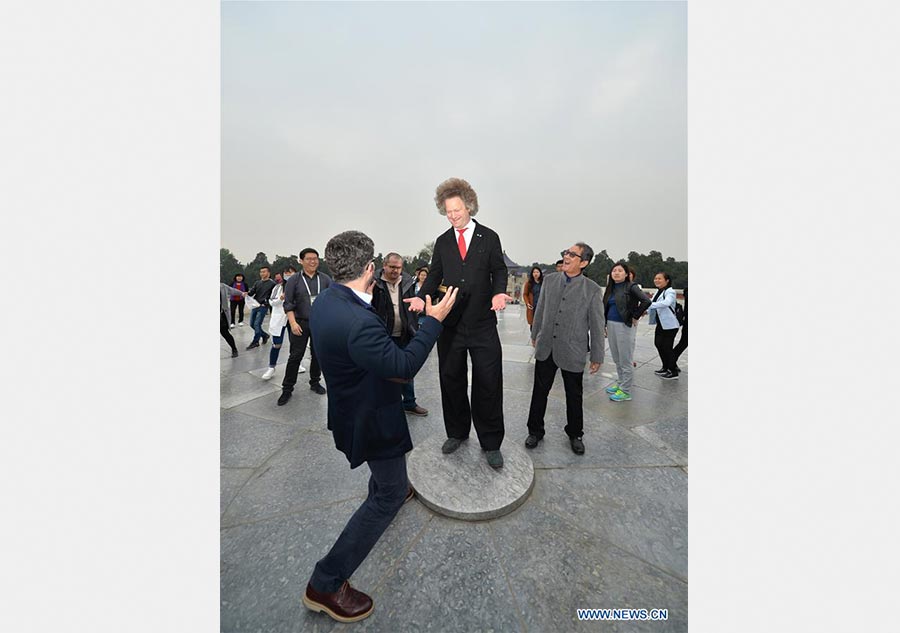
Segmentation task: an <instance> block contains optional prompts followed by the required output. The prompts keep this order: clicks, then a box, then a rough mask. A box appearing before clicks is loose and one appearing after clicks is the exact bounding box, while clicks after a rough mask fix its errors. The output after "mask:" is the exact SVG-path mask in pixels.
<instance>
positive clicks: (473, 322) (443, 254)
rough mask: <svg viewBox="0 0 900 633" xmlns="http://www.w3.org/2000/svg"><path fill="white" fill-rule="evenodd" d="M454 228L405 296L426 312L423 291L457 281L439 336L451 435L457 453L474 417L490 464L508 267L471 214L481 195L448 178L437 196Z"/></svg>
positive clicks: (497, 438) (499, 403)
mask: <svg viewBox="0 0 900 633" xmlns="http://www.w3.org/2000/svg"><path fill="white" fill-rule="evenodd" d="M434 202H435V205H436V206H437V209H438V212H439V213H440V214H441V215H446V216H447V220H449V221H450V224H451V228H450V229H449V230H447V231H446V232H445V233H442V234H441V235H439V236H438V238H437V240H435V243H434V254H433V255H432V256H431V265H430V266H429V267H428V277H427V278H426V279H425V283H424V284H423V285H422V288H421V289H420V290H419V293H418V295H417V296H416V297H414V298H412V299H404V301H405V302H406V303H408V304H409V309H410V310H411V311H413V312H421V311H422V309H423V308H424V306H425V302H424V299H423V298H424V297H425V295H430V296H432V297H433V296H435V294H436V293H437V291H438V286H441V285H444V286H453V287H456V288H459V296H458V297H457V299H456V305H455V306H454V307H453V310H452V311H451V312H450V314H449V315H447V318H446V320H445V321H444V331H443V332H442V333H441V336H440V338H439V339H438V343H437V348H438V367H439V373H440V380H441V405H442V407H443V410H444V426H445V427H446V430H447V441H446V442H444V445H443V446H442V447H441V451H442V452H444V453H445V454H447V453H452V452H453V451H455V450H456V449H457V448H459V445H460V443H461V442H463V441H465V440H466V439H468V437H469V431H470V430H471V428H472V423H473V422H474V424H475V432H476V433H477V434H478V441H479V442H480V444H481V448H482V450H484V451H486V458H487V462H488V464H489V465H490V466H491V467H492V468H501V467H502V466H503V456H502V455H501V454H500V444H502V443H503V433H504V429H503V355H502V351H501V348H500V336H499V335H498V334H497V315H496V314H495V312H496V311H497V310H503V309H504V308H506V302H507V301H512V300H513V299H512V297H510V296H509V295H507V294H506V284H507V269H506V264H505V263H504V259H503V249H502V247H501V246H500V237H499V236H498V235H497V234H496V233H495V232H494V231H492V230H491V229H489V228H488V227H486V226H484V225H483V224H480V223H478V222H475V220H473V219H472V216H474V215H475V214H476V213H478V196H477V195H476V194H475V190H474V189H472V187H471V186H470V185H469V183H467V182H466V181H465V180H462V179H460V178H450V179H449V180H445V181H444V182H442V183H441V184H440V185H438V187H437V190H436V191H435V197H434ZM467 355H471V356H472V404H471V407H470V405H469V395H468V388H469V383H468V376H467V373H468V359H467Z"/></svg>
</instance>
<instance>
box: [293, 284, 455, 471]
mask: <svg viewBox="0 0 900 633" xmlns="http://www.w3.org/2000/svg"><path fill="white" fill-rule="evenodd" d="M309 326H310V332H311V334H312V339H313V345H314V346H315V349H316V357H317V358H318V360H319V365H320V366H321V368H322V373H323V374H324V376H325V382H326V383H328V429H329V430H330V431H331V432H332V434H333V435H334V445H335V446H336V447H337V449H338V450H339V451H341V452H343V453H344V455H346V456H347V459H348V460H350V468H356V467H357V466H359V465H360V464H362V463H363V462H366V461H369V460H378V459H389V458H391V457H399V456H401V455H405V454H406V453H408V452H409V451H411V450H412V439H410V437H409V427H408V426H407V423H406V414H405V413H404V411H403V397H402V394H401V388H402V383H403V382H406V381H409V380H411V379H412V378H413V376H415V375H416V373H417V372H418V371H419V369H421V368H422V365H424V364H425V360H426V359H427V358H428V354H429V353H430V352H431V348H432V347H434V344H435V342H436V341H437V339H438V336H439V335H440V333H441V330H443V326H442V325H441V323H440V322H439V321H438V320H437V319H435V318H433V317H425V319H424V320H423V321H422V325H421V326H420V328H419V331H418V332H417V333H416V335H415V337H413V339H412V340H411V341H410V342H409V344H408V345H407V346H406V347H405V348H401V347H398V346H397V344H396V343H394V341H393V340H392V339H391V337H390V335H389V334H388V331H387V326H386V325H385V323H384V321H383V320H382V319H381V317H379V316H378V315H377V314H375V312H374V310H372V308H371V306H369V305H368V304H366V303H365V302H364V301H363V300H362V299H360V298H359V297H358V296H356V294H354V293H353V291H352V290H351V289H350V288H348V287H346V286H344V285H343V284H339V283H335V284H333V285H332V286H330V287H329V288H326V289H325V290H323V291H322V293H321V294H320V295H319V296H318V298H317V299H316V301H315V303H314V304H313V306H312V310H311V311H310V317H309ZM392 379H393V380H392Z"/></svg>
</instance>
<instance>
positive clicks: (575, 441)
mask: <svg viewBox="0 0 900 633" xmlns="http://www.w3.org/2000/svg"><path fill="white" fill-rule="evenodd" d="M569 443H570V444H571V445H572V452H573V453H575V454H576V455H584V442H582V441H581V438H580V437H570V438H569Z"/></svg>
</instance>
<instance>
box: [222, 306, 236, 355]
mask: <svg viewBox="0 0 900 633" xmlns="http://www.w3.org/2000/svg"><path fill="white" fill-rule="evenodd" d="M219 334H221V335H222V338H223V339H225V342H226V343H228V347H230V348H231V351H232V352H234V351H237V347H236V346H235V344H234V337H233V336H232V335H231V332H229V331H228V317H226V316H225V313H224V312H223V311H222V310H219Z"/></svg>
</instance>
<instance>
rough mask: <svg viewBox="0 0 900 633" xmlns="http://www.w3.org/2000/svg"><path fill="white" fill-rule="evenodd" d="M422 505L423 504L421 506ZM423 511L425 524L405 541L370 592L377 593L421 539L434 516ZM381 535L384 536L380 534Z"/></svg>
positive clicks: (429, 512) (428, 511)
mask: <svg viewBox="0 0 900 633" xmlns="http://www.w3.org/2000/svg"><path fill="white" fill-rule="evenodd" d="M423 507H424V506H423ZM425 511H426V512H427V513H428V518H427V519H426V521H425V525H423V526H422V528H421V529H420V530H419V531H418V532H416V534H415V535H414V536H413V537H412V538H411V539H410V541H409V543H407V545H406V547H404V548H403V551H402V552H400V555H399V556H398V557H397V560H395V561H394V563H393V564H392V565H391V566H390V567H389V568H388V570H387V571H386V572H384V573H383V574H382V575H381V577H380V578H379V579H378V580H377V581H376V582H375V586H374V587H373V588H372V593H377V592H378V591H380V590H381V587H382V585H384V583H386V582H387V581H388V579H389V578H391V577H392V576H393V575H394V574H395V573H396V572H397V568H398V567H399V566H400V563H401V561H403V559H405V558H406V557H407V556H409V553H410V552H411V551H412V548H414V547H415V546H416V544H417V543H418V542H419V541H421V540H422V537H423V536H424V535H425V530H427V529H428V526H429V525H431V522H432V521H433V520H434V517H435V516H436V515H435V514H434V513H433V512H432V511H431V510H429V509H428V508H425ZM382 536H384V535H383V534H382Z"/></svg>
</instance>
